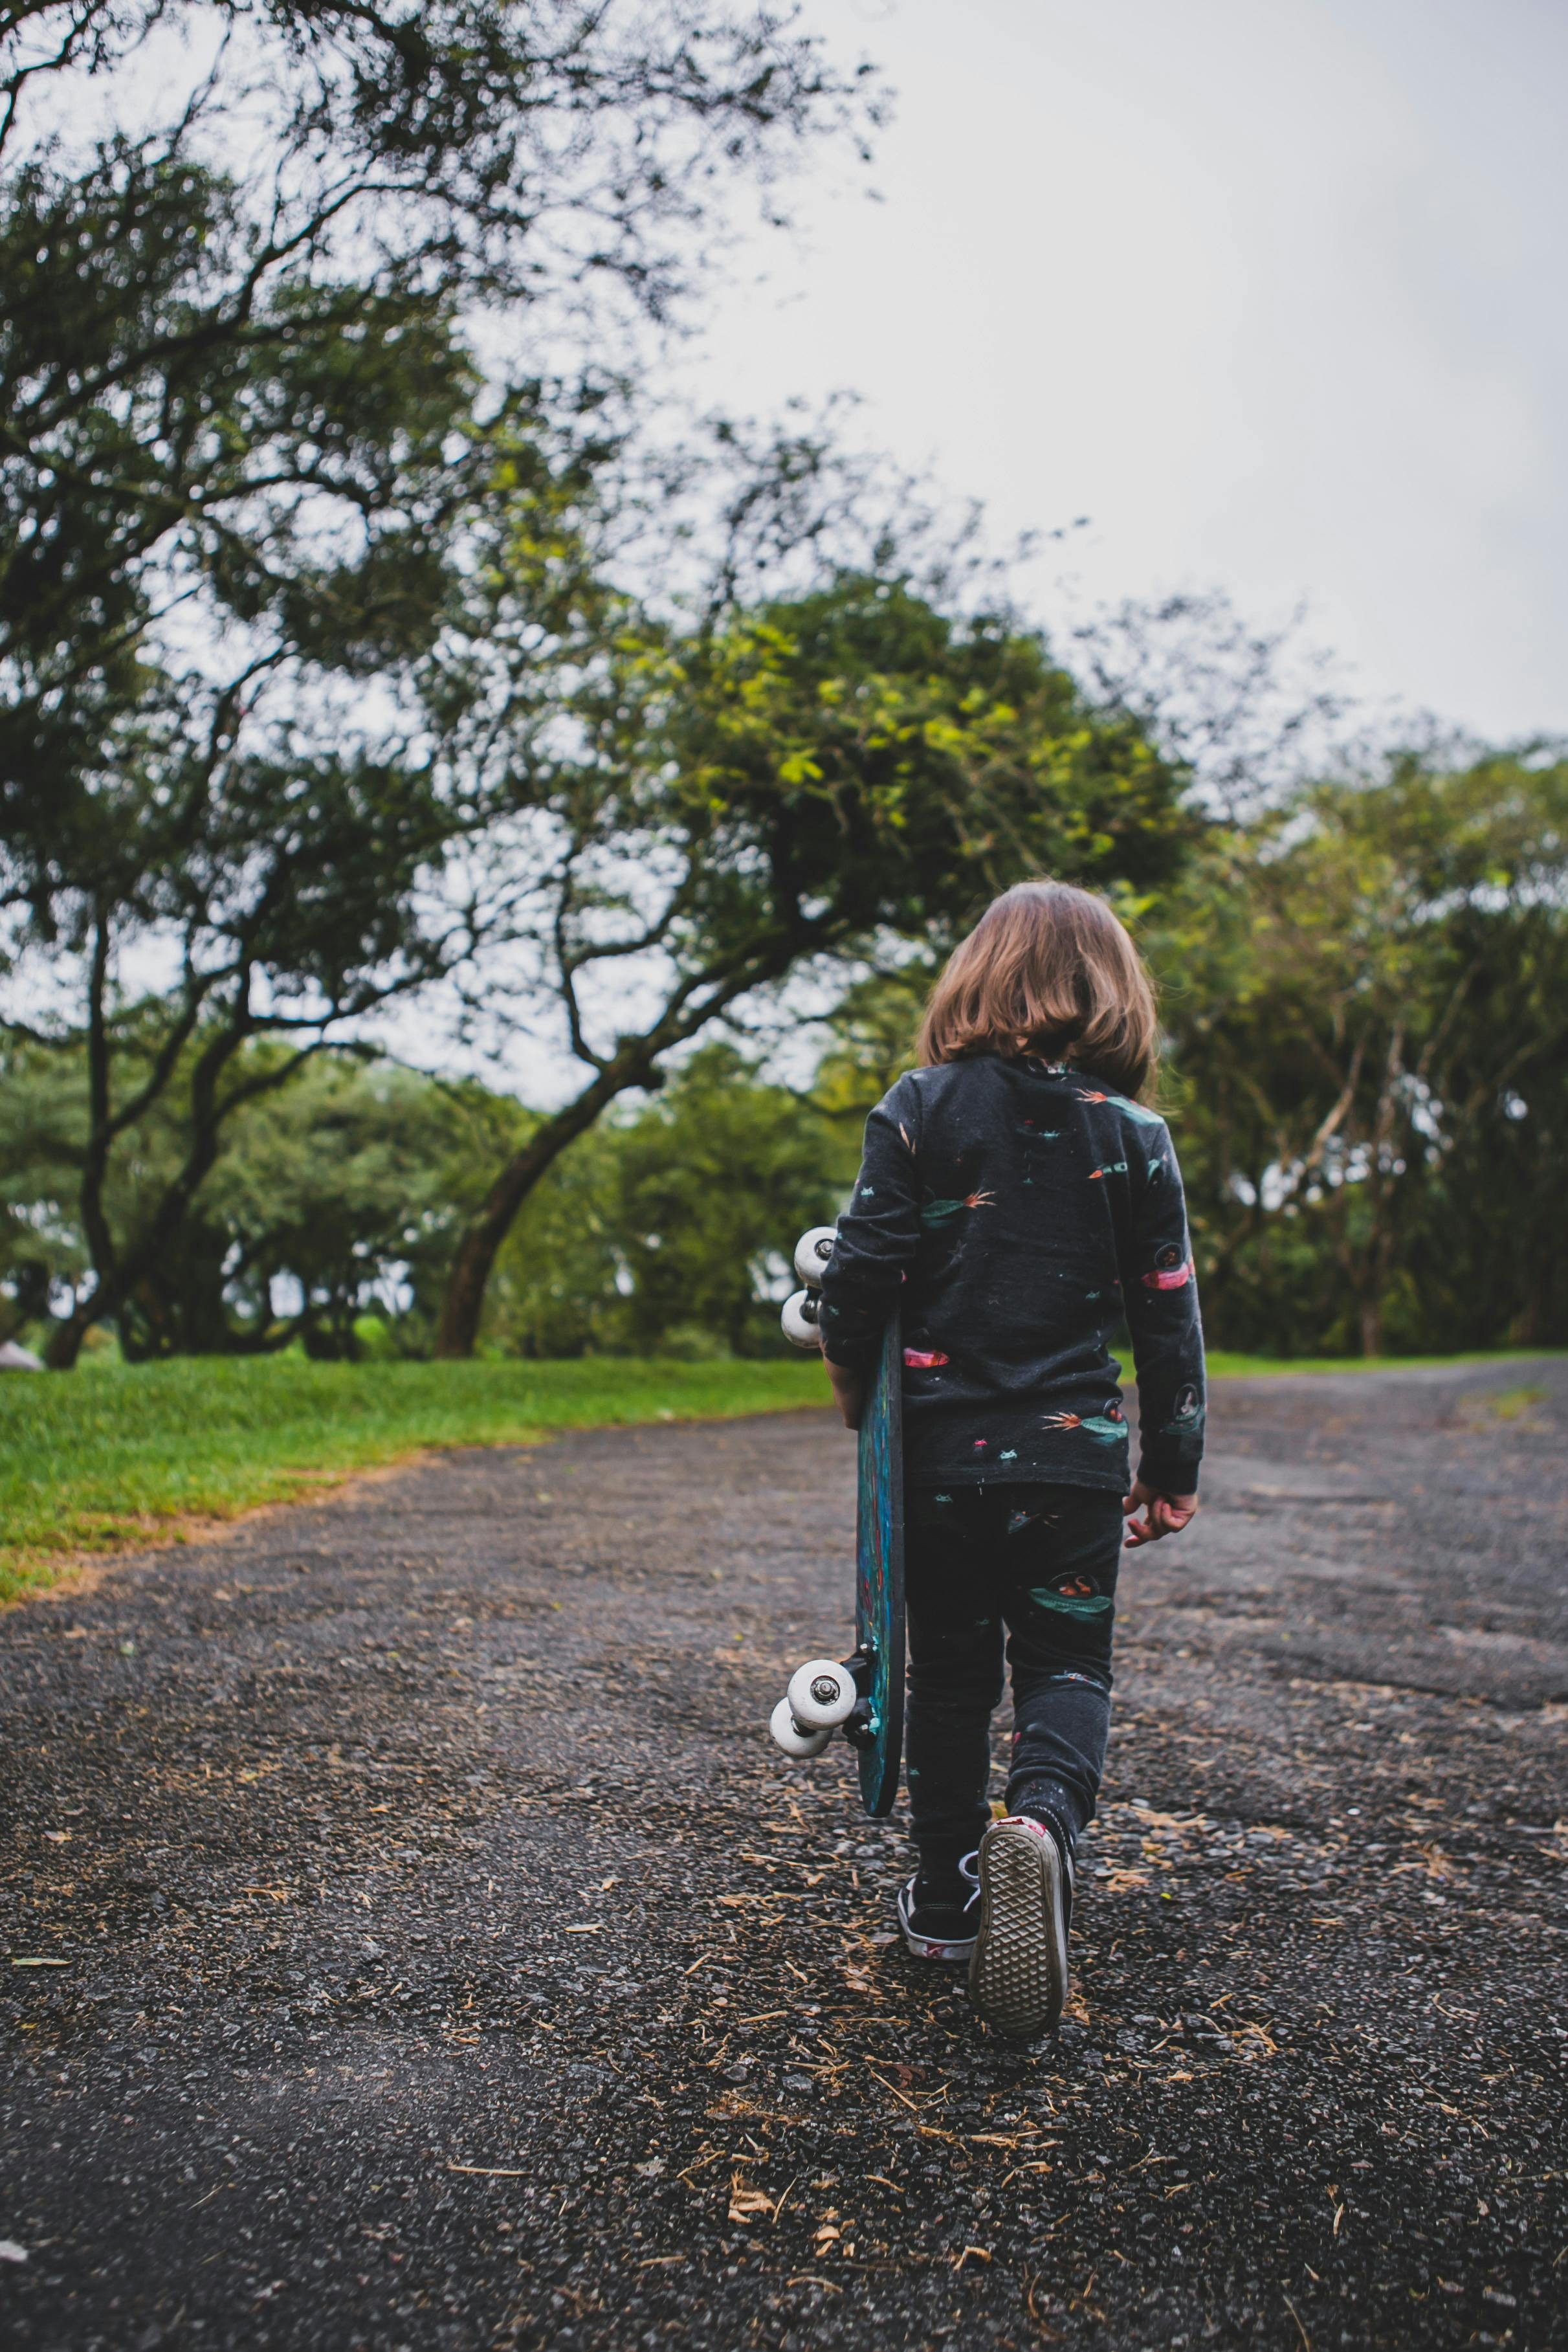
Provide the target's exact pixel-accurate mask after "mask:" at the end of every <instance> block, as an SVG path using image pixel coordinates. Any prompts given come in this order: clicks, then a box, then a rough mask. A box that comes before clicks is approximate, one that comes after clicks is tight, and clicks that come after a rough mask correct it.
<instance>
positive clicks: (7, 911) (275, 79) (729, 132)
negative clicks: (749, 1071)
mask: <svg viewBox="0 0 1568 2352" xmlns="http://www.w3.org/2000/svg"><path fill="white" fill-rule="evenodd" d="M214 20H215V21H216V23H217V24H219V25H220V26H221V25H224V24H226V26H227V28H228V31H229V32H230V33H231V34H232V35H233V36H234V37H233V39H232V40H225V41H223V42H220V43H219V44H218V45H217V47H216V48H215V50H214V48H213V45H212V43H211V41H210V38H208V37H207V36H210V34H211V32H212V30H213V29H214ZM187 35H191V36H193V47H191V48H187V47H186V42H185V37H186V36H187ZM198 52H199V53H200V55H201V59H202V62H200V63H196V62H193V58H194V57H195V55H196V53H198ZM77 75H81V76H85V77H90V84H88V83H84V84H83V85H81V86H80V87H79V88H78V86H77V85H75V84H73V81H72V79H71V78H72V77H73V76H77ZM0 81H3V84H4V90H5V107H4V109H0V279H3V280H4V282H5V286H6V289H7V302H6V305H5V314H4V317H3V319H0V970H3V969H5V967H6V966H7V965H11V966H19V967H21V969H22V972H23V978H24V983H25V985H24V988H23V990H22V992H21V999H20V1001H21V1002H23V1003H26V1004H28V1005H29V1006H36V1005H37V1004H39V1003H43V1004H45V1005H47V1007H48V1009H49V1013H50V1014H51V1015H52V1016H53V1017H51V1018H49V1019H47V1020H40V1021H38V1022H37V1024H36V1025H35V1027H34V1028H33V1029H32V1030H31V1032H28V1031H26V1027H25V1023H24V1019H23V1016H22V1015H21V1014H20V1013H16V1014H15V1015H14V1016H13V1024H12V1034H16V1035H21V1034H31V1036H32V1039H33V1042H34V1043H36V1044H37V1045H38V1046H39V1047H40V1049H44V1050H57V1051H58V1052H59V1053H60V1055H62V1058H63V1060H65V1061H66V1062H69V1061H70V1060H72V1059H73V1058H74V1057H79V1056H80V1055H84V1054H85V1056H86V1059H87V1062H88V1066H89V1087H88V1090H87V1097H86V1115H87V1134H86V1138H85V1139H84V1143H83V1148H82V1152H81V1158H80V1164H79V1170H78V1224H79V1229H80V1232H81V1234H82V1237H83V1241H84V1244H85V1247H86V1251H87V1255H88V1257H89V1262H90V1265H91V1268H92V1279H91V1282H90V1284H89V1285H88V1286H86V1288H85V1291H84V1293H83V1295H82V1296H80V1297H78V1299H77V1301H76V1303H75V1306H74V1307H73V1308H72V1311H71V1312H70V1314H69V1315H68V1317H67V1318H65V1320H64V1321H63V1322H62V1324H61V1325H60V1327H59V1328H58V1329H57V1331H56V1332H55V1333H54V1335H53V1337H52V1339H51V1343H50V1344H51V1355H52V1359H53V1360H55V1361H57V1362H58V1363H60V1364H62V1365H63V1364H67V1363H68V1362H70V1361H71V1360H73V1359H74V1356H75V1352H76V1350H77V1349H78V1347H79V1345H80V1343H81V1339H82V1338H83V1335H84V1334H85V1332H86V1331H87V1330H88V1329H89V1328H90V1326H91V1325H92V1323H93V1322H94V1321H97V1320H100V1319H102V1318H106V1317H110V1316H114V1315H117V1314H118V1313H119V1312H120V1308H121V1307H122V1306H123V1305H124V1303H125V1302H126V1301H127V1300H128V1299H130V1298H131V1297H132V1296H133V1295H134V1294H136V1293H137V1292H138V1291H139V1290H141V1289H142V1288H144V1287H145V1286H146V1284H147V1283H148V1281H149V1280H150V1279H151V1278H152V1276H154V1274H155V1272H156V1269H157V1268H158V1267H159V1266H160V1265H163V1264H166V1262H167V1260H168V1258H169V1255H170V1253H171V1251H172V1249H173V1247H174V1245H175V1244H176V1240H177V1238H179V1237H180V1236H181V1235H182V1234H183V1229H184V1227H185V1224H186V1222H187V1220H188V1219H189V1218H190V1216H191V1213H192V1208H193V1202H194V1201H195V1199H196V1196H197V1194H198V1193H199V1192H200V1190H201V1187H202V1185H203V1183H204V1180H205V1178H206V1176H207V1174H208V1173H209V1171H211V1169H212V1167H213V1165H214V1161H215V1160H216V1158H217V1156H218V1151H219V1148H220V1141H221V1137H222V1133H223V1130H224V1128H225V1123H226V1122H227V1121H228V1120H229V1119H230V1118H232V1117H233V1116H234V1115H235V1112H236V1111H237V1110H238V1109H239V1108H241V1107H242V1105H243V1104H244V1103H245V1102H246V1101H248V1100H250V1099H252V1098H253V1096H254V1094H255V1092H256V1088H257V1087H259V1086H260V1085H262V1084H263V1083H265V1084H267V1085H268V1086H270V1085H274V1084H278V1083H281V1082H282V1076H283V1066H281V1065H280V1066H278V1067H277V1069H276V1070H274V1071H272V1072H271V1073H269V1074H268V1076H267V1077H266V1079H265V1081H263V1080H262V1079H261V1078H260V1077H259V1076H257V1074H256V1067H255V1066H254V1064H253V1065H252V1066H251V1069H250V1072H249V1076H247V1078H246V1080H245V1081H244V1082H241V1081H240V1080H239V1079H237V1078H236V1077H235V1069H234V1065H235V1060H236V1057H242V1056H244V1055H246V1049H247V1048H248V1047H249V1045H251V1044H252V1043H253V1042H254V1041H255V1040H256V1038H258V1037H262V1036H267V1035H277V1034H287V1035H289V1036H291V1037H294V1038H297V1039H298V1040H300V1041H302V1043H303V1045H305V1046H306V1047H307V1048H308V1047H310V1046H312V1045H316V1044H319V1041H320V1040H321V1038H322V1037H323V1036H325V1035H328V1034H331V1033H332V1032H333V1031H335V1030H336V1029H337V1028H338V1027H339V1026H340V1024H343V1023H345V1022H348V1021H351V1020H353V1019H354V1018H356V1017H357V1016H358V1015H360V1014H362V1013H364V1012H366V1011H367V1010H369V1009H371V1007H373V1006H374V1005H376V1004H378V1003H382V1002H384V1001H385V999H386V998H387V997H388V996H389V995H392V994H396V993H400V992H406V991H407V990H409V989H411V988H414V987H417V986H419V985H421V984H422V983H423V982H426V981H427V980H429V979H430V978H431V977H432V976H433V975H434V974H437V973H440V972H442V971H445V970H446V969H448V968H449V966H450V964H451V963H452V962H453V961H455V960H460V959H461V958H463V957H464V956H465V955H466V954H467V953H468V952H469V951H470V950H471V949H472V947H473V946H474V944H475V941H474V923H473V914H474V909H473V908H472V907H471V906H470V905H468V904H465V903H462V904H457V905H452V904H448V903H446V902H445V901H444V899H443V896H442V887H441V886H442V883H443V880H444V875H445V872H446V868H447V865H448V861H449V858H450V857H451V855H452V853H453V850H454V847H455V845H456V844H458V843H459V842H461V841H463V840H465V838H466V837H467V836H468V835H470V834H471V833H472V831H473V830H474V829H475V828H476V826H482V825H483V824H484V823H485V822H486V817H487V815H489V814H493V810H492V807H491V804H490V803H489V801H488V799H487V797H486V778H485V777H484V776H483V775H482V774H480V775H477V776H476V774H475V773H474V772H473V771H472V770H470V771H468V772H459V770H458V769H457V768H456V767H455V764H454V763H453V761H450V760H448V759H446V758H444V744H445V730H447V728H448V727H449V725H450V723H451V722H452V720H453V719H454V718H455V715H456V714H457V713H459V712H461V711H462V710H463V709H465V705H466V703H467V702H468V700H469V699H470V693H471V688H470V680H469V670H470V666H471V662H472V647H473V645H474V642H475V640H476V635H478V634H479V633H480V632H481V631H482V628H483V624H484V620H485V617H486V611H487V604H486V598H487V583H488V579H489V572H490V568H491V563H492V560H493V557H494V552H495V551H496V550H497V548H498V547H500V548H504V549H505V550H506V551H507V577H508V593H509V596H510V602H511V611H512V618H513V621H514V623H515V625H516V627H517V633H518V634H517V642H519V643H526V646H527V651H528V657H529V658H530V659H534V660H538V659H539V658H541V657H542V656H544V655H545V654H546V653H547V652H548V651H549V649H550V647H551V646H553V645H554V644H556V642H557V641H558V640H559V637H560V635H561V634H562V632H563V630H565V631H566V632H567V633H568V634H570V629H571V627H572V626H573V625H575V624H576V623H578V622H579V621H580V619H581V617H582V610H583V609H585V608H587V607H590V606H591V605H592V604H593V602H594V593H595V592H594V590H593V588H592V585H591V583H588V584H587V585H583V584H582V583H583V580H584V573H585V563H584V559H583V553H582V548H581V543H580V511H581V509H582V508H583V506H584V504H585V502H589V500H590V492H591V484H592V479H593V476H594V472H595V467H596V466H597V465H598V464H600V462H601V460H602V459H603V457H605V455H606V454H607V446H608V445H607V443H606V440H605V436H603V435H602V434H601V433H600V432H598V430H597V428H596V427H595V426H594V425H592V424H591V415H592V413H593V410H594V407H595V404H596V403H595V401H594V400H593V399H591V398H590V397H589V395H588V394H578V395H571V394H564V393H563V394H561V396H560V397H559V399H558V400H555V401H554V402H553V403H552V402H551V401H550V400H549V399H548V398H547V396H546V394H545V392H544V391H543V389H542V388H541V384H540V383H539V381H538V379H537V377H536V376H535V375H534V374H532V373H530V372H528V371H526V370H523V369H521V368H519V367H518V366H517V364H516V357H515V349H516V346H515V338H513V337H512V336H510V335H507V336H502V337H497V335H495V334H491V335H490V336H489V338H488V341H489V344H490V348H491V349H492V351H493V352H494V353H495V358H494V362H493V365H492V369H491V371H490V373H489V376H488V378H487V379H486V378H482V373H481V370H480V368H479V367H478V365H477V364H476V361H475V360H474V358H473V356H472V355H471V351H470V348H469V344H470V340H471V337H470V335H468V334H466V333H465V331H460V326H459V321H460V320H464V321H465V322H466V321H468V320H472V319H473V317H474V316H475V314H476V312H477V311H478V310H480V309H482V308H483V306H484V305H485V304H486V303H489V304H492V305H497V306H498V305H501V304H503V303H505V304H507V305H509V306H511V308H512V310H514V311H515V310H516V309H517V306H518V305H520V304H521V303H523V302H524V301H525V300H526V299H528V298H530V297H532V296H534V295H536V294H538V293H541V292H543V291H546V290H549V289H553V290H554V291H555V292H557V293H559V292H560V291H561V290H562V289H563V288H565V287H568V286H570V285H571V284H572V283H573V282H574V281H575V280H578V279H580V278H585V277H586V278H591V279H592V281H593V283H594V284H595V285H598V286H607V285H610V284H612V283H613V284H618V285H619V286H620V287H621V288H622V289H624V290H626V291H628V292H629V293H631V294H632V297H633V299H635V300H637V301H640V302H641V303H643V305H644V306H652V307H654V308H658V307H659V306H660V305H661V304H663V303H664V302H667V300H668V299H670V298H671V296H672V295H673V293H674V291H675V290H677V289H678V287H679V285H680V283H681V282H682V279H683V278H684V277H685V275H688V274H689V271H688V270H684V269H683V268H682V267H681V266H680V260H681V256H682V252H683V239H682V238H681V237H680V236H676V235H674V229H675V226H676V224H677V223H680V224H682V225H683V226H685V228H687V229H689V228H690V227H692V226H695V224H696V223H698V222H700V220H701V219H702V217H703V216H704V213H705V209H706V205H707V203H708V202H709V199H710V187H709V184H710V182H711V181H712V180H713V179H714V177H715V176H716V173H718V171H719V169H720V168H721V166H722V167H724V168H726V169H727V171H728V172H729V173H731V174H732V175H733V174H734V173H736V172H737V170H738V171H740V172H742V173H745V172H752V173H758V172H767V171H768V170H769V169H771V167H772V164H773V163H774V162H775V161H776V160H777V159H778V152H779V151H780V150H781V149H783V148H784V147H787V146H788V145H789V143H790V142H793V141H794V140H795V139H796V138H797V137H798V136H799V135H800V133H802V132H808V131H819V130H826V129H834V128H844V127H846V126H847V125H849V124H850V123H851V121H853V120H857V119H863V117H864V111H865V110H864V106H863V102H862V100H860V99H859V98H858V97H857V96H856V95H855V89H854V84H853V83H852V81H850V80H846V79H844V78H842V77H841V76H839V75H837V74H835V73H834V72H833V71H832V70H831V68H828V67H827V66H826V65H825V63H824V62H823V60H822V58H821V56H820V54H819V51H818V47H817V45H816V44H815V42H813V41H812V40H810V38H807V37H801V36H800V35H799V34H797V33H795V32H793V31H792V30H791V29H790V28H789V26H785V25H781V24H780V23H779V21H778V20H776V19H775V18H773V17H772V16H768V15H767V14H761V15H755V16H754V15H749V14H748V15H747V16H744V17H740V18H736V17H733V16H730V15H729V14H728V13H727V12H726V11H725V10H724V9H723V8H722V7H719V8H716V9H715V10H712V11H707V12H701V11H697V10H693V9H688V8H687V7H686V6H685V5H682V0H655V5H653V6H651V7H648V8H639V9H636V10H635V11H632V10H629V9H626V8H616V7H612V8H609V9H595V10H589V11H584V12H580V13H579V14H578V15H577V16H565V17H563V16H562V13H561V11H560V10H559V8H558V7H557V6H555V5H552V0H434V5H432V6H431V7H428V8H423V9H422V10H421V11H420V12H419V13H418V16H417V20H416V19H415V18H414V17H413V16H410V15H409V14H408V13H407V12H406V11H387V10H385V9H382V8H381V7H379V6H377V5H369V6H365V7H356V8H355V9H353V10H351V11H343V10H340V9H338V8H335V7H322V6H319V5H314V0H294V4H293V5H280V6H277V7H269V8H267V9H264V10H260V11H256V10H254V9H250V8H248V7H246V8H240V7H238V6H233V7H230V6H225V5H220V6H219V7H218V8H216V9H215V10H203V11H198V10H196V9H195V8H194V7H193V6H189V5H182V0H174V5H162V0H148V5H131V6H129V7H120V6H119V5H108V0H29V5H26V6H24V7H22V8H20V9H16V10H12V11H10V12H9V13H8V14H7V15H6V16H5V18H4V20H3V21H0ZM73 96H79V98H80V99H81V101H82V103H81V105H80V107H79V109H73V106H72V102H71V101H72V98H73ZM78 114H79V118H80V119H81V120H82V121H85V122H87V123H89V124H90V125H92V126H93V128H91V129H89V130H88V131H84V132H82V133H79V134H78V132H77V131H76V129H75V124H76V121H77V120H78ZM585 240H586V241H585ZM697 249H698V248H696V247H694V246H693V245H692V244H691V242H690V240H689V239H686V240H685V241H684V253H685V258H686V260H687V261H688V262H691V261H692V257H693V256H694V254H695V251H696V250H697ZM693 266H695V264H694V265H693ZM149 965H152V966H154V967H155V968H158V969H160V970H162V971H166V972H167V973H168V975H169V984H168V985H167V986H160V987H157V988H155V989H151V990H149V989H147V988H145V987H143V986H141V985H138V984H136V983H134V982H131V980H130V979H128V977H127V974H129V973H130V972H131V971H144V970H146V969H147V968H148V967H149ZM198 1034H199V1035H200V1038H201V1041H202V1042H201V1049H200V1053H199V1055H197V1056H196V1059H195V1061H194V1064H193V1066H191V1067H190V1070H189V1077H188V1083H187V1080H186V1071H187V1064H188V1049H189V1048H190V1047H191V1046H192V1043H193V1039H195V1038H196V1037H197V1036H198ZM176 1073H179V1074H180V1087H179V1101H180V1103H181V1106H182V1111H183V1132H182V1136H181V1141H180V1148H179V1150H178V1151H177V1153H176V1154H175V1156H174V1158H173V1159H172V1161H171V1163H170V1166H169V1171H168V1176H167V1181H166V1183H165V1187H164V1190H163V1192H162V1197H161V1199H160V1201H159V1202H158V1204H157V1209H156V1212H155V1213H154V1214H153V1215H152V1218H151V1220H150V1221H148V1222H147V1223H145V1224H144V1226H143V1227H142V1228H141V1231H140V1233H139V1234H138V1238H137V1241H136V1243H135V1245H134V1247H132V1248H131V1250H130V1252H129V1254H127V1251H126V1249H125V1247H124V1246H123V1245H121V1244H119V1243H117V1240H116V1232H117V1224H116V1220H115V1218H114V1216H113V1214H112V1213H111V1211H110V1205H109V1199H110V1194H111V1193H112V1192H113V1190H114V1188H115V1186H116V1184H117V1183H118V1182H119V1181H120V1174H119V1171H118V1165H117V1163H118V1162H119V1161H120V1160H123V1158H124V1157H125V1153H126V1139H127V1138H128V1136H129V1135H130V1134H131V1131H132V1130H133V1129H136V1128H137V1127H138V1126H139V1125H140V1123H141V1120H142V1118H143V1114H144V1112H145V1111H146V1110H147V1109H148V1108H149V1107H150V1105H151V1104H152V1101H153V1100H155V1099H156V1098H157V1097H161V1096H162V1095H163V1094H164V1093H165V1091H166V1090H167V1089H168V1088H169V1087H171V1086H172V1084H173V1083H174V1079H175V1074H176ZM169 1108H171V1110H172V1100H171V1104H170V1106H169Z"/></svg>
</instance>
